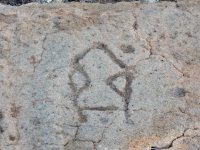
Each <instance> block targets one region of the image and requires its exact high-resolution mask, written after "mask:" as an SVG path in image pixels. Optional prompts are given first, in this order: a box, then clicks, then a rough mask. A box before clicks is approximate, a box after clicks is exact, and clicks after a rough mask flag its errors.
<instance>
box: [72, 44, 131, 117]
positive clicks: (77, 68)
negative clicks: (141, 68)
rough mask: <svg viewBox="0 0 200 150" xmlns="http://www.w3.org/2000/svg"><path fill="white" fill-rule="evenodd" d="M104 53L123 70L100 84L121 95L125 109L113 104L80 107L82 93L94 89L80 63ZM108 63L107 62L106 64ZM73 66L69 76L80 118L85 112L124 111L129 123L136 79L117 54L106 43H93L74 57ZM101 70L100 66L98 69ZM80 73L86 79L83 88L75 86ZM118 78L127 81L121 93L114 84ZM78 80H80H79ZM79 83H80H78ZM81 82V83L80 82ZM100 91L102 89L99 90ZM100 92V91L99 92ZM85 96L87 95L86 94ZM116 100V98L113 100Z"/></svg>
mask: <svg viewBox="0 0 200 150" xmlns="http://www.w3.org/2000/svg"><path fill="white" fill-rule="evenodd" d="M99 50H100V51H103V53H104V54H105V55H107V56H108V57H109V58H110V59H111V60H112V62H114V63H115V64H116V65H117V66H119V67H120V70H122V71H121V72H117V73H115V74H113V75H111V76H109V77H108V78H107V79H106V80H105V82H104V83H100V84H106V85H107V86H109V87H110V88H111V89H112V90H113V91H114V92H116V94H118V95H120V96H121V97H122V101H123V108H119V107H118V106H115V104H112V105H108V106H87V105H84V106H80V105H79V104H78V101H77V99H78V98H79V96H80V95H81V93H82V92H83V91H84V90H86V89H88V88H89V87H90V86H91V87H90V88H93V87H92V84H93V83H92V82H91V79H90V77H89V76H90V74H88V73H87V70H85V69H84V65H82V64H81V63H80V61H81V60H83V59H84V58H85V56H86V55H87V54H88V53H94V51H99ZM105 63H106V62H105ZM72 66H73V69H74V70H73V71H72V72H71V74H70V75H69V78H70V82H71V83H70V86H71V89H72V91H73V92H74V94H75V99H74V104H75V106H76V107H77V108H78V112H79V116H80V118H82V117H81V116H83V115H82V114H81V112H82V111H83V110H99V111H110V110H113V111H115V110H124V112H125V117H126V120H127V121H128V118H129V113H128V105H129V102H130V95H131V92H132V89H131V83H132V80H133V78H134V76H133V73H131V72H129V71H128V69H127V68H128V66H127V65H126V64H124V63H123V62H122V61H121V60H120V59H118V58H117V57H116V56H115V54H114V53H113V52H112V51H111V50H110V49H109V48H108V47H107V45H106V44H104V43H100V42H97V43H93V45H92V47H91V48H89V49H86V50H85V51H83V52H81V53H79V54H77V55H76V56H75V57H74V60H73V61H72ZM98 68H99V69H100V66H99V67H98ZM77 72H79V74H81V75H82V76H83V77H84V78H85V79H84V82H85V83H84V84H82V85H83V86H82V87H80V88H77V87H76V86H75V85H76V81H74V80H73V78H74V76H75V74H76V73H77ZM118 78H124V79H125V85H124V87H122V88H123V89H124V90H123V91H121V90H120V89H118V87H117V86H116V85H115V84H113V82H114V81H115V80H117V79H118ZM77 80H78V79H77ZM77 82H78V81H77ZM79 82H81V81H79ZM97 82H102V81H101V80H98V81H97ZM99 90H100V89H99ZM97 92H98V91H97ZM84 95H87V94H84ZM92 96H93V97H96V95H95V94H94V95H92ZM85 98H88V97H87V96H85ZM102 98H103V97H101V99H99V101H104V99H102ZM113 99H114V98H113ZM83 101H85V99H84V100H83Z"/></svg>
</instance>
